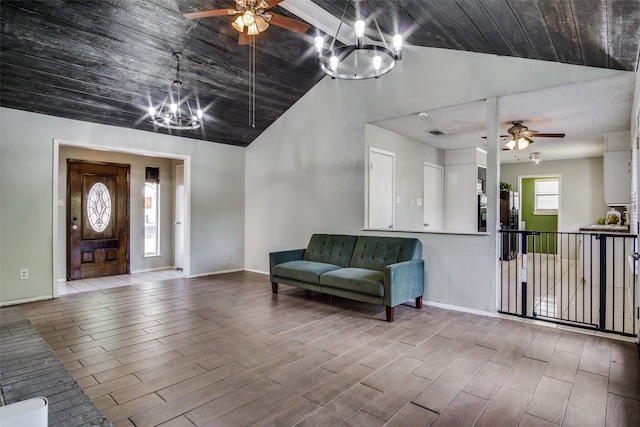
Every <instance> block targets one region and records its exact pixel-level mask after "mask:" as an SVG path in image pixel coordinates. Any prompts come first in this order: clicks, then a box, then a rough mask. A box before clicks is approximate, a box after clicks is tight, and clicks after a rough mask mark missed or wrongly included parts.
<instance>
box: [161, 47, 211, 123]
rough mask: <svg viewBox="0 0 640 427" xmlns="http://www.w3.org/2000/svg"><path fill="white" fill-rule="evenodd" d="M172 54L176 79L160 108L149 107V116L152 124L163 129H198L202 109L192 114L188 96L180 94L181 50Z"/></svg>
mask: <svg viewBox="0 0 640 427" xmlns="http://www.w3.org/2000/svg"><path fill="white" fill-rule="evenodd" d="M172 56H173V58H175V60H176V63H177V65H176V79H175V80H174V81H173V83H172V84H171V87H170V88H169V91H168V93H167V96H166V97H165V98H164V101H163V102H162V105H160V108H157V109H156V108H155V107H154V106H150V107H149V116H150V117H151V121H152V122H153V124H154V125H156V126H160V127H163V128H165V129H180V130H193V129H198V128H199V127H200V125H201V124H202V110H201V109H197V110H196V112H195V114H194V113H193V110H192V109H191V105H190V104H189V98H187V97H186V96H184V97H183V96H182V80H180V60H181V59H182V52H174V53H173V55H172ZM183 113H184V115H183Z"/></svg>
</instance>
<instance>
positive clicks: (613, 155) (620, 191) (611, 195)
mask: <svg viewBox="0 0 640 427" xmlns="http://www.w3.org/2000/svg"><path fill="white" fill-rule="evenodd" d="M603 189H604V202H605V204H607V205H612V206H619V205H628V204H629V203H630V202H631V151H610V152H606V153H604V188H603Z"/></svg>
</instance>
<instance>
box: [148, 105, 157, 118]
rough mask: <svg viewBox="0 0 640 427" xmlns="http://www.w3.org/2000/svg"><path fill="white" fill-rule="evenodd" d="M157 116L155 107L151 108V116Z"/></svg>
mask: <svg viewBox="0 0 640 427" xmlns="http://www.w3.org/2000/svg"><path fill="white" fill-rule="evenodd" d="M155 114H156V109H155V108H153V107H149V115H150V116H152V117H153V115H155Z"/></svg>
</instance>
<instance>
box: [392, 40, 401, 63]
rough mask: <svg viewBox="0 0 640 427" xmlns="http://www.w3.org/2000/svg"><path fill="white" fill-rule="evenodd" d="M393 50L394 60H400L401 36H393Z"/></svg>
mask: <svg viewBox="0 0 640 427" xmlns="http://www.w3.org/2000/svg"><path fill="white" fill-rule="evenodd" d="M393 48H394V49H395V51H396V58H397V59H402V35H400V34H396V35H395V36H393Z"/></svg>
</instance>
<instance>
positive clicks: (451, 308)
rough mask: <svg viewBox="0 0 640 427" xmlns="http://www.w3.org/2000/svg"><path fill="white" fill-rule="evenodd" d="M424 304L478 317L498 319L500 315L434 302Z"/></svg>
mask: <svg viewBox="0 0 640 427" xmlns="http://www.w3.org/2000/svg"><path fill="white" fill-rule="evenodd" d="M423 303H424V305H430V306H432V307H438V308H444V309H445V310H452V311H461V312H463V313H470V314H477V315H478V316H485V317H498V313H492V312H489V311H483V310H476V309H473V308H467V307H460V306H457V305H449V304H442V303H440V302H433V301H424V302H423Z"/></svg>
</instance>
